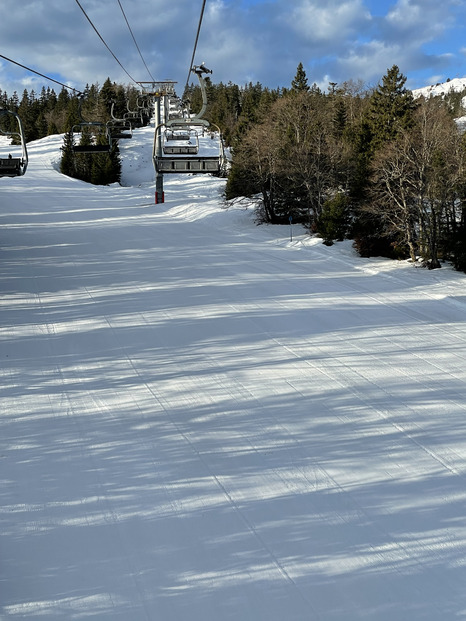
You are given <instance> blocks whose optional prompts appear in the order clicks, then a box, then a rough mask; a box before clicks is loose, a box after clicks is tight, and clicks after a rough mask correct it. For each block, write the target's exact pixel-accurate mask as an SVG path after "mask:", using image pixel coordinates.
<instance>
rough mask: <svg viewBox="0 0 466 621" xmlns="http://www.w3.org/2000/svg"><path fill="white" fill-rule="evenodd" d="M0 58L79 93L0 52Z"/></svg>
mask: <svg viewBox="0 0 466 621" xmlns="http://www.w3.org/2000/svg"><path fill="white" fill-rule="evenodd" d="M0 58H3V59H4V60H7V61H8V62H10V63H13V64H14V65H18V67H21V68H22V69H26V71H30V72H31V73H35V74H36V75H39V76H40V77H41V78H45V79H46V80H49V81H50V82H55V84H59V85H60V86H63V87H64V88H68V89H69V90H70V91H74V92H75V93H77V94H78V95H81V91H78V90H77V89H76V88H73V87H72V86H68V84H63V82H59V81H58V80H54V79H53V78H50V77H49V76H47V75H44V74H43V73H39V72H38V71H35V70H34V69H30V68H29V67H26V66H25V65H22V64H21V63H17V62H16V61H15V60H12V59H11V58H7V57H6V56H3V54H0Z"/></svg>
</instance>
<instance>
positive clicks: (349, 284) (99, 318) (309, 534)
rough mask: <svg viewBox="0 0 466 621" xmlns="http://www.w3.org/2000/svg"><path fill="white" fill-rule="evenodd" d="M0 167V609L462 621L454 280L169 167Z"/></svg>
mask: <svg viewBox="0 0 466 621" xmlns="http://www.w3.org/2000/svg"><path fill="white" fill-rule="evenodd" d="M151 141H152V130H151V129H150V128H146V129H141V130H138V131H137V132H136V134H135V137H134V138H133V140H131V141H127V143H125V144H124V145H123V144H122V150H123V157H124V174H123V181H124V187H120V186H116V185H115V186H111V187H92V186H88V185H86V184H84V183H82V182H79V181H77V180H73V179H69V178H66V177H63V176H62V175H60V174H59V173H58V172H57V170H56V165H57V161H58V158H59V148H60V146H61V138H60V137H49V138H47V139H44V140H41V141H38V142H36V143H34V144H32V145H30V148H29V151H30V164H29V169H28V172H27V175H26V176H25V177H23V178H18V179H0V287H1V289H0V290H1V294H0V373H1V383H0V466H1V469H0V475H1V488H0V490H1V491H0V494H1V513H0V534H1V539H0V546H1V547H0V604H1V610H2V619H5V620H8V621H9V620H10V619H11V620H14V619H40V620H41V621H44V620H52V619H63V620H69V619H73V620H74V619H79V620H81V619H95V620H102V621H107V620H108V621H129V620H131V621H146V620H150V621H187V620H189V621H230V620H231V621H233V620H235V621H238V620H241V621H314V620H316V621H317V620H318V621H356V620H370V621H375V620H377V621H402V620H409V621H421V620H422V621H438V620H440V619H441V620H442V621H453V620H455V621H458V620H459V619H464V618H466V589H465V584H466V519H465V515H466V400H465V384H466V351H465V344H466V277H465V275H464V274H460V273H457V272H454V271H453V270H451V269H449V268H448V267H447V266H445V267H444V268H442V269H441V270H437V271H426V270H422V269H416V268H414V267H413V266H412V265H409V264H408V263H405V262H391V261H387V260H384V259H372V260H366V259H361V258H359V257H357V256H356V255H355V253H354V251H353V249H352V248H351V244H350V243H349V242H348V243H346V242H344V243H341V244H336V245H335V246H333V247H331V248H327V247H326V246H323V245H322V244H321V243H320V241H319V240H317V239H314V238H310V237H308V236H306V235H305V234H304V232H303V231H302V230H300V229H299V228H298V227H294V228H293V230H292V231H290V228H289V227H268V226H256V225H255V223H254V216H253V213H252V211H251V210H250V209H248V208H247V205H237V206H232V207H230V208H229V209H226V208H225V206H224V204H223V202H222V198H221V193H222V188H223V184H224V181H222V180H219V179H215V178H212V177H208V176H182V175H177V176H172V177H170V176H166V177H165V196H166V202H165V203H164V204H162V205H157V206H155V205H154V204H153V203H154V188H153V185H154V183H153V169H152V164H151V161H150V155H151Z"/></svg>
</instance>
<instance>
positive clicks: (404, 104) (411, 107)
mask: <svg viewBox="0 0 466 621" xmlns="http://www.w3.org/2000/svg"><path fill="white" fill-rule="evenodd" d="M405 83H406V77H405V76H404V75H403V74H402V73H400V70H399V69H398V67H397V66H396V65H393V67H392V68H391V69H389V70H388V71H387V73H386V75H384V76H383V78H382V83H381V84H379V86H378V87H377V88H376V89H375V91H374V93H373V94H372V97H371V99H370V109H369V115H368V121H369V125H370V128H371V132H372V146H373V147H374V148H375V149H378V148H380V147H381V146H383V145H384V144H385V143H386V142H388V141H389V140H393V139H394V138H396V136H397V135H398V134H399V133H400V132H401V131H403V130H407V129H409V128H410V127H412V125H413V118H414V111H415V110H416V107H417V105H416V102H415V100H414V97H413V94H412V92H411V91H410V90H408V89H407V88H406V87H405Z"/></svg>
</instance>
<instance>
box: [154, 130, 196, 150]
mask: <svg viewBox="0 0 466 621" xmlns="http://www.w3.org/2000/svg"><path fill="white" fill-rule="evenodd" d="M164 136H165V142H164V144H163V147H162V148H163V152H164V154H165V155H197V153H198V152H199V137H198V134H197V132H196V131H193V132H188V133H186V131H185V130H184V131H183V133H180V132H176V131H171V132H167V131H166V132H165V133H164ZM193 139H194V142H192V140H193ZM166 141H170V143H171V144H167V142H166Z"/></svg>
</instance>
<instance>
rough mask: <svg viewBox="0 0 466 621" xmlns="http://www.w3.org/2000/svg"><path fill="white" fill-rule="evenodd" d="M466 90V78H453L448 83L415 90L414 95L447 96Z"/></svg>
mask: <svg viewBox="0 0 466 621" xmlns="http://www.w3.org/2000/svg"><path fill="white" fill-rule="evenodd" d="M465 88H466V78H453V80H448V82H442V83H441V84H432V85H431V86H424V87H423V88H416V89H414V90H413V91H412V92H413V95H414V96H415V97H420V96H421V95H424V97H435V96H437V95H447V94H448V93H451V92H452V91H453V92H455V93H457V92H461V91H462V90H464V89H465Z"/></svg>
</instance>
